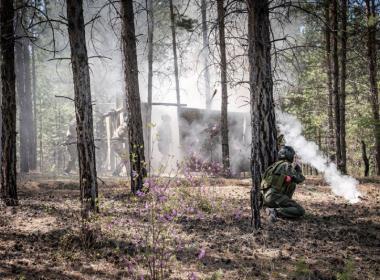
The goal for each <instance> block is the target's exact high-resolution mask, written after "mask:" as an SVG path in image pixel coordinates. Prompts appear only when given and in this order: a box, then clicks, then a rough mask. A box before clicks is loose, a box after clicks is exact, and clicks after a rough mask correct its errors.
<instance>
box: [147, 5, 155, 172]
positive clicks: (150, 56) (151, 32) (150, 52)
mask: <svg viewBox="0 0 380 280" xmlns="http://www.w3.org/2000/svg"><path fill="white" fill-rule="evenodd" d="M146 3H147V4H146V5H147V7H146V8H147V9H146V10H147V22H148V112H147V116H148V117H147V140H148V143H147V151H148V154H147V159H148V162H149V169H150V161H151V152H152V151H151V150H152V147H151V143H152V125H151V122H152V94H153V39H154V14H153V0H147V2H146Z"/></svg>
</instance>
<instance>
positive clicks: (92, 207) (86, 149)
mask: <svg viewBox="0 0 380 280" xmlns="http://www.w3.org/2000/svg"><path fill="white" fill-rule="evenodd" d="M67 19H68V32H69V40H70V49H71V64H72V71H73V78H74V94H75V97H74V100H75V115H76V124H77V128H76V130H77V148H78V162H79V186H80V191H81V202H82V217H83V218H85V219H87V218H89V215H90V214H91V213H94V212H97V211H98V204H97V199H98V184H97V175H96V160H95V145H94V134H93V133H94V130H93V116H92V101H91V87H90V71H89V66H88V56H87V48H86V36H85V26H84V19H83V2H82V0H67Z"/></svg>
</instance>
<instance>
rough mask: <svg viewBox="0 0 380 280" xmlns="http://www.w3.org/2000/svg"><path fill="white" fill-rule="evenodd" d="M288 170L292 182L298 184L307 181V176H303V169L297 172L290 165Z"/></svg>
mask: <svg viewBox="0 0 380 280" xmlns="http://www.w3.org/2000/svg"><path fill="white" fill-rule="evenodd" d="M288 170H289V171H288V173H289V174H288V175H289V176H291V177H292V181H294V182H295V183H296V184H299V183H302V182H303V181H305V176H303V174H302V169H301V168H299V170H296V169H295V168H294V167H293V166H292V165H291V164H289V167H288Z"/></svg>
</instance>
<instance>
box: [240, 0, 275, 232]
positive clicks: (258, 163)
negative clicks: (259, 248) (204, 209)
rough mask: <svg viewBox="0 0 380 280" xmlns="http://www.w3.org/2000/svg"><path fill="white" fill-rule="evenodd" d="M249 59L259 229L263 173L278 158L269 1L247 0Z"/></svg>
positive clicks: (253, 193)
mask: <svg viewBox="0 0 380 280" xmlns="http://www.w3.org/2000/svg"><path fill="white" fill-rule="evenodd" d="M247 4H248V44H249V50H248V59H249V65H250V70H249V71H250V75H249V80H250V89H251V125H252V152H251V172H252V183H253V186H252V191H251V198H252V205H253V218H254V224H255V228H256V229H258V228H260V226H261V222H260V212H259V193H260V182H261V179H262V174H263V173H264V171H265V169H266V168H267V167H268V166H269V165H271V164H272V163H273V162H275V160H276V158H277V145H276V143H277V128H276V116H275V109H274V106H275V105H274V99H273V78H272V64H271V40H270V21H269V2H268V0H263V1H256V0H247Z"/></svg>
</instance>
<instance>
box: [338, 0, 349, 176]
mask: <svg viewBox="0 0 380 280" xmlns="http://www.w3.org/2000/svg"><path fill="white" fill-rule="evenodd" d="M347 1H348V0H341V5H340V7H341V28H340V48H341V49H340V68H341V69H340V94H339V95H340V96H339V99H340V100H339V116H340V133H339V136H340V145H341V149H340V157H341V163H340V165H339V169H340V170H341V171H342V172H343V173H344V174H346V173H347V152H346V79H347V70H346V63H347V9H348V7H347Z"/></svg>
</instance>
